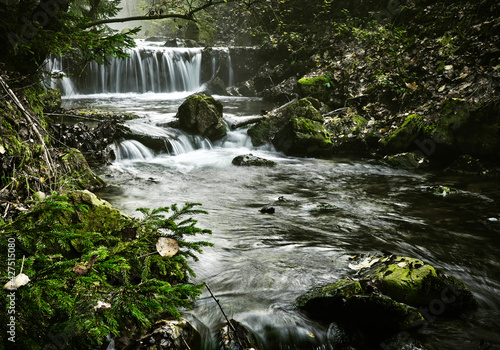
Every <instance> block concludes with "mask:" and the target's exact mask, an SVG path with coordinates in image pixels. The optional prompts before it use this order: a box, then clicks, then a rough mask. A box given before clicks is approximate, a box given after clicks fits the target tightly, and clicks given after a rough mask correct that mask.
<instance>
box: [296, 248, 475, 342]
mask: <svg viewBox="0 0 500 350" xmlns="http://www.w3.org/2000/svg"><path fill="white" fill-rule="evenodd" d="M349 267H350V268H352V269H353V270H356V271H357V273H356V274H355V276H353V277H355V278H346V279H343V280H341V281H338V282H335V283H332V284H330V285H327V286H323V287H319V288H315V289H312V290H311V291H310V292H308V293H306V294H304V295H302V296H300V297H299V298H298V299H297V303H296V304H297V306H298V307H299V308H301V309H303V310H304V311H306V312H308V313H309V314H310V315H312V316H313V317H315V318H319V319H326V320H330V321H341V322H346V323H347V324H348V325H351V326H356V327H357V328H360V329H362V330H363V331H368V332H373V328H375V329H377V332H375V333H380V332H382V333H381V334H387V333H390V332H397V331H401V330H405V329H410V328H412V327H416V326H418V325H419V324H421V321H422V320H423V317H428V316H429V315H432V316H440V315H445V314H446V315H451V316H453V315H457V314H460V313H462V312H465V311H469V310H473V309H474V308H476V307H477V301H476V300H475V298H474V296H473V295H472V293H471V292H470V291H469V290H468V289H467V287H466V286H465V284H464V283H463V282H461V281H460V280H458V279H457V278H455V277H452V276H448V275H446V274H445V273H444V272H443V271H441V270H439V269H436V268H434V267H433V266H432V265H430V264H427V263H425V262H423V261H422V260H420V259H415V258H408V257H400V256H395V255H388V256H375V257H366V258H364V259H361V258H357V260H356V261H354V263H352V264H349ZM429 313H430V314H429ZM380 323H382V324H384V326H383V327H382V328H380ZM379 328H380V329H379Z"/></svg>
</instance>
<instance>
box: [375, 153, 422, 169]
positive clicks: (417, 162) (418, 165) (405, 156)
mask: <svg viewBox="0 0 500 350" xmlns="http://www.w3.org/2000/svg"><path fill="white" fill-rule="evenodd" d="M382 162H384V163H385V164H387V165H389V166H390V167H392V168H397V169H406V170H413V169H427V168H428V167H429V160H428V159H426V158H425V157H423V156H421V155H418V154H416V153H412V152H406V153H399V154H395V155H392V156H385V157H384V158H383V160H382Z"/></svg>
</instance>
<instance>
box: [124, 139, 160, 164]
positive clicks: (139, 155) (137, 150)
mask: <svg viewBox="0 0 500 350" xmlns="http://www.w3.org/2000/svg"><path fill="white" fill-rule="evenodd" d="M115 154H116V159H117V160H119V161H120V160H126V159H128V160H147V159H152V158H153V157H154V155H153V152H152V151H151V150H150V149H149V148H147V147H146V146H144V145H143V144H142V143H140V142H139V141H136V140H125V141H122V142H120V144H118V145H117V146H115Z"/></svg>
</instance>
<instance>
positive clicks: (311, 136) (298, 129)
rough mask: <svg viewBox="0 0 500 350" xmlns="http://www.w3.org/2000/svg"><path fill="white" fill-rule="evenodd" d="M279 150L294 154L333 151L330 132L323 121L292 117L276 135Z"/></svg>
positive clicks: (316, 153) (322, 153)
mask: <svg viewBox="0 0 500 350" xmlns="http://www.w3.org/2000/svg"><path fill="white" fill-rule="evenodd" d="M273 145H274V147H276V149H277V150H278V151H282V152H284V153H285V154H287V155H292V156H300V157H306V156H318V155H319V156H320V155H327V154H329V153H331V150H332V141H331V140H330V134H329V133H328V131H327V130H326V129H325V127H324V126H323V124H322V123H320V122H317V121H314V120H311V119H307V118H302V117H299V118H291V119H290V120H289V121H288V123H287V124H285V126H284V127H283V128H282V129H281V130H280V131H279V132H278V133H277V134H276V135H275V136H274V138H273Z"/></svg>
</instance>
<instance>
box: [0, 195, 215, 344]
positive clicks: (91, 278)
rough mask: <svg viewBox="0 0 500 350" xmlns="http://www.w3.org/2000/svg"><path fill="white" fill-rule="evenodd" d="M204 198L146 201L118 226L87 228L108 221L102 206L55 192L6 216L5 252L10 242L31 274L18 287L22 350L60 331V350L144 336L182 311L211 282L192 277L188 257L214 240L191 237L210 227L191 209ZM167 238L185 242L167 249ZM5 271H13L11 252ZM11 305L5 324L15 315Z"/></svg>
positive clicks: (1, 265) (1, 239) (1, 240)
mask: <svg viewBox="0 0 500 350" xmlns="http://www.w3.org/2000/svg"><path fill="white" fill-rule="evenodd" d="M198 205H199V204H197V203H187V204H185V205H184V206H183V207H182V208H179V207H177V206H176V205H172V206H171V207H162V208H158V209H154V210H149V209H138V210H139V211H140V212H141V213H142V214H143V217H142V218H141V219H131V218H127V217H122V218H121V219H120V220H121V224H120V225H117V224H116V222H115V223H114V224H112V225H109V226H107V227H106V225H100V226H101V228H100V229H99V227H98V226H94V227H93V228H94V229H95V231H94V232H89V231H88V228H89V227H90V226H88V222H94V224H95V222H96V221H95V220H97V221H99V220H106V218H102V219H98V218H97V217H96V216H95V212H94V211H93V210H94V207H95V206H92V205H88V204H80V203H74V202H73V201H72V200H71V198H70V197H67V196H61V195H57V194H53V195H51V196H50V197H48V198H47V199H46V200H44V201H39V202H36V203H35V204H34V206H33V208H32V209H31V211H29V212H27V213H25V214H22V215H20V216H19V217H18V218H17V219H16V220H14V221H12V222H10V223H7V224H2V226H0V230H1V231H0V232H1V236H0V247H1V248H0V250H1V252H0V253H1V254H2V255H3V256H5V257H6V256H7V250H8V247H10V246H9V243H10V244H11V245H12V246H14V247H15V260H13V261H15V269H16V273H17V274H18V273H20V269H21V266H22V273H23V274H25V275H27V276H28V277H29V282H28V283H27V284H25V285H21V286H19V287H18V288H17V290H16V291H15V296H16V343H15V345H16V346H17V349H42V348H44V347H45V346H47V345H49V344H52V342H54V341H55V339H57V341H62V342H63V344H64V346H61V348H71V349H88V348H90V347H97V346H99V345H101V344H102V343H103V341H105V339H106V335H108V334H109V335H111V336H117V335H118V334H120V335H127V334H137V333H139V334H140V332H141V331H143V330H144V329H146V328H147V327H148V326H149V325H151V323H152V321H153V320H154V316H155V315H158V314H159V313H160V312H163V311H168V312H169V313H170V314H171V315H173V316H175V317H179V311H178V309H179V308H180V307H189V306H190V305H191V303H192V301H193V299H194V298H196V297H197V296H198V295H199V294H200V293H201V289H202V287H203V286H202V285H192V284H188V283H186V281H187V278H188V276H189V275H194V272H193V271H192V269H191V268H190V267H189V265H188V259H190V258H193V259H197V255H196V253H200V252H201V251H202V250H201V248H202V247H203V246H210V245H211V244H210V243H208V242H204V241H197V242H193V241H192V240H191V239H186V238H187V237H189V236H194V235H196V234H206V233H210V231H209V230H206V229H201V228H198V227H197V226H196V220H194V219H192V218H191V217H190V216H191V215H194V214H200V213H206V212H205V211H202V210H199V209H196V208H195V207H196V206H198ZM86 213H89V217H88V218H87V220H88V221H86V220H85V215H86ZM90 213H92V215H90ZM166 213H170V216H168V217H166V216H165V214H166ZM113 228H114V229H113ZM160 237H167V238H170V239H172V240H174V241H175V242H177V244H178V247H179V250H178V252H177V254H175V255H173V256H161V255H160V254H159V253H158V251H157V242H158V239H159V238H160ZM0 269H2V271H7V270H8V266H7V259H2V260H1V261H0ZM6 282H7V279H4V280H3V281H2V283H6ZM8 293H9V291H8V290H6V289H1V290H0V294H1V296H0V298H2V300H9V299H8V296H7V294H8ZM7 307H8V305H7V304H4V310H3V311H2V313H1V314H0V315H1V316H0V322H2V324H7V323H9V318H8V317H9V316H8V313H7V312H6V311H7ZM3 336H5V335H4V334H2V337H3ZM59 345H60V344H59Z"/></svg>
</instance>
